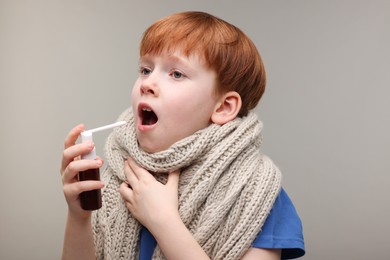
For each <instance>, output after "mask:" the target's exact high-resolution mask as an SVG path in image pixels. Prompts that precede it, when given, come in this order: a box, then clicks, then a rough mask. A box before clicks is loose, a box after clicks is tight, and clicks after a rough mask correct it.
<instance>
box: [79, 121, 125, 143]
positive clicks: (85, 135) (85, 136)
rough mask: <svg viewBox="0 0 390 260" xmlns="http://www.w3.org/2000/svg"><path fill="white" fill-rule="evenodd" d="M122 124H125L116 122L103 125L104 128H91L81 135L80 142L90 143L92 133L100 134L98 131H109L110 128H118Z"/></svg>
mask: <svg viewBox="0 0 390 260" xmlns="http://www.w3.org/2000/svg"><path fill="white" fill-rule="evenodd" d="M124 124H126V121H119V122H116V123H113V124H110V125H105V126H101V127H97V128H93V129H90V130H86V131H84V132H82V133H81V142H83V143H84V142H86V141H92V134H93V133H96V132H100V131H103V130H107V129H111V128H114V127H118V126H122V125H124Z"/></svg>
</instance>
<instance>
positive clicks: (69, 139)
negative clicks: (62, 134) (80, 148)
mask: <svg viewBox="0 0 390 260" xmlns="http://www.w3.org/2000/svg"><path fill="white" fill-rule="evenodd" d="M84 130H85V126H84V125H83V124H79V125H77V126H76V127H74V128H73V129H72V130H70V132H69V133H68V135H67V136H66V138H65V142H64V147H65V149H66V148H68V147H70V146H72V145H74V144H75V143H76V141H77V138H78V137H79V135H80V133H81V132H83V131H84Z"/></svg>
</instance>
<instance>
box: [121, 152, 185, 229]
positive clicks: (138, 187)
mask: <svg viewBox="0 0 390 260" xmlns="http://www.w3.org/2000/svg"><path fill="white" fill-rule="evenodd" d="M125 174H126V177H127V183H126V182H124V183H122V185H121V186H120V189H119V192H120V194H121V196H122V198H123V200H124V201H125V203H126V207H127V208H128V209H129V211H130V212H131V214H132V215H133V216H134V217H135V218H136V219H137V220H138V221H139V222H141V223H142V224H143V225H144V226H145V227H147V228H148V229H149V230H150V231H151V232H152V230H153V228H154V227H157V226H158V225H161V224H164V222H166V221H169V220H170V218H177V217H178V215H179V212H178V207H179V203H178V184H179V174H180V171H179V170H176V171H174V172H171V173H170V174H169V175H168V181H167V183H166V184H165V185H164V184H162V183H160V182H158V181H157V180H156V179H155V178H154V177H153V176H152V175H151V174H150V173H149V172H148V171H147V170H145V169H143V168H141V167H140V166H138V165H137V164H136V163H135V161H134V160H132V159H131V158H129V159H128V160H127V161H125Z"/></svg>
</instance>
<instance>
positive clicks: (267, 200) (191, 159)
mask: <svg viewBox="0 0 390 260" xmlns="http://www.w3.org/2000/svg"><path fill="white" fill-rule="evenodd" d="M119 120H126V121H127V122H128V123H127V124H126V125H125V126H122V127H118V128H116V129H115V130H114V131H113V133H112V134H111V135H110V136H109V138H108V139H107V144H106V158H107V161H108V167H107V169H106V170H105V171H104V173H103V180H104V181H105V183H106V187H105V188H104V190H103V207H102V208H101V209H100V210H98V211H96V212H95V214H94V218H93V230H94V235H95V246H96V254H97V258H98V259H113V260H114V259H115V260H116V259H138V258H139V237H140V229H141V226H140V224H139V222H138V221H137V220H135V219H134V218H133V217H132V216H131V214H130V213H129V211H128V209H127V208H126V206H125V204H124V202H123V200H122V198H121V197H120V195H119V192H118V187H119V185H120V184H121V183H122V182H123V181H125V180H126V177H125V174H124V166H123V161H124V159H126V158H127V157H128V156H130V157H132V158H134V160H135V161H136V162H137V163H138V164H140V165H141V166H142V167H144V168H145V169H147V170H148V171H150V172H153V173H154V176H155V177H156V179H157V180H159V181H161V182H162V183H165V182H166V173H167V172H169V171H172V170H175V169H179V168H180V169H181V175H180V181H179V213H180V216H181V219H182V221H183V222H184V224H185V225H186V226H187V228H188V229H189V230H190V232H191V233H192V234H193V236H194V238H195V239H196V240H197V242H198V243H199V244H200V246H201V247H202V248H203V250H205V252H206V253H207V254H208V255H209V257H210V258H211V259H239V258H240V257H241V256H242V255H243V254H244V253H245V251H246V250H247V249H248V248H249V247H250V246H251V243H252V242H253V241H254V239H255V238H256V235H257V234H258V233H259V231H260V230H261V227H262V226H263V224H264V222H265V220H266V218H267V216H268V214H269V212H270V210H271V208H272V205H273V203H274V201H275V199H276V197H277V195H278V193H279V190H280V187H281V174H280V171H279V170H278V168H277V167H276V166H275V165H274V164H273V162H272V161H271V160H270V159H269V158H268V157H266V156H265V155H263V154H262V153H261V152H260V144H261V130H262V123H261V122H260V121H259V120H258V119H257V116H256V115H255V113H253V112H252V113H250V114H249V115H248V116H247V117H244V118H236V119H235V120H233V121H231V122H229V123H227V124H225V125H222V126H219V125H216V124H211V125H210V126H209V127H207V128H205V129H203V130H200V131H198V132H196V133H195V134H193V135H191V136H189V137H187V138H184V139H183V140H181V141H179V142H177V143H175V144H173V145H172V146H171V147H170V148H169V149H167V150H165V151H162V152H158V153H154V154H149V153H146V152H144V151H143V150H142V149H140V148H139V146H138V143H137V138H136V133H135V126H134V119H133V115H132V112H131V110H130V109H128V110H126V111H125V112H123V113H122V115H121V116H120V117H119ZM156 213H157V214H158V212H156ZM153 259H164V256H163V254H162V252H161V250H160V249H159V247H158V246H157V247H156V249H155V251H154V255H153Z"/></svg>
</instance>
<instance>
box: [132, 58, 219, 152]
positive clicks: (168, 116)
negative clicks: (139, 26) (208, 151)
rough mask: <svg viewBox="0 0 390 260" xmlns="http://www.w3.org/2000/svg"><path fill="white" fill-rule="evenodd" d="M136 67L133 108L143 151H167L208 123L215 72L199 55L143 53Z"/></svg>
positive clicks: (214, 99)
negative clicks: (137, 68) (138, 69)
mask: <svg viewBox="0 0 390 260" xmlns="http://www.w3.org/2000/svg"><path fill="white" fill-rule="evenodd" d="M139 68H140V72H139V77H138V79H137V81H136V82H135V84H134V87H133V91H132V108H133V112H134V118H135V126H136V132H137V138H138V142H139V144H140V146H141V147H142V149H143V150H145V151H146V152H149V153H154V152H159V151H162V150H166V149H167V148H169V147H170V146H171V145H172V144H174V143H175V142H177V141H179V140H181V139H183V138H185V137H187V136H190V135H192V134H193V133H195V132H196V131H198V130H200V129H203V128H205V127H207V126H208V125H209V124H210V123H211V115H212V114H213V112H214V110H215V109H216V107H217V105H218V99H217V96H216V95H215V84H216V74H215V72H214V71H212V70H210V69H207V67H206V66H205V65H204V63H203V62H202V60H200V59H199V57H198V56H195V55H192V56H189V57H187V56H184V55H181V54H180V53H178V52H176V53H173V54H168V53H164V52H163V53H162V54H161V55H146V56H144V57H142V58H141V59H140V67H139Z"/></svg>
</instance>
